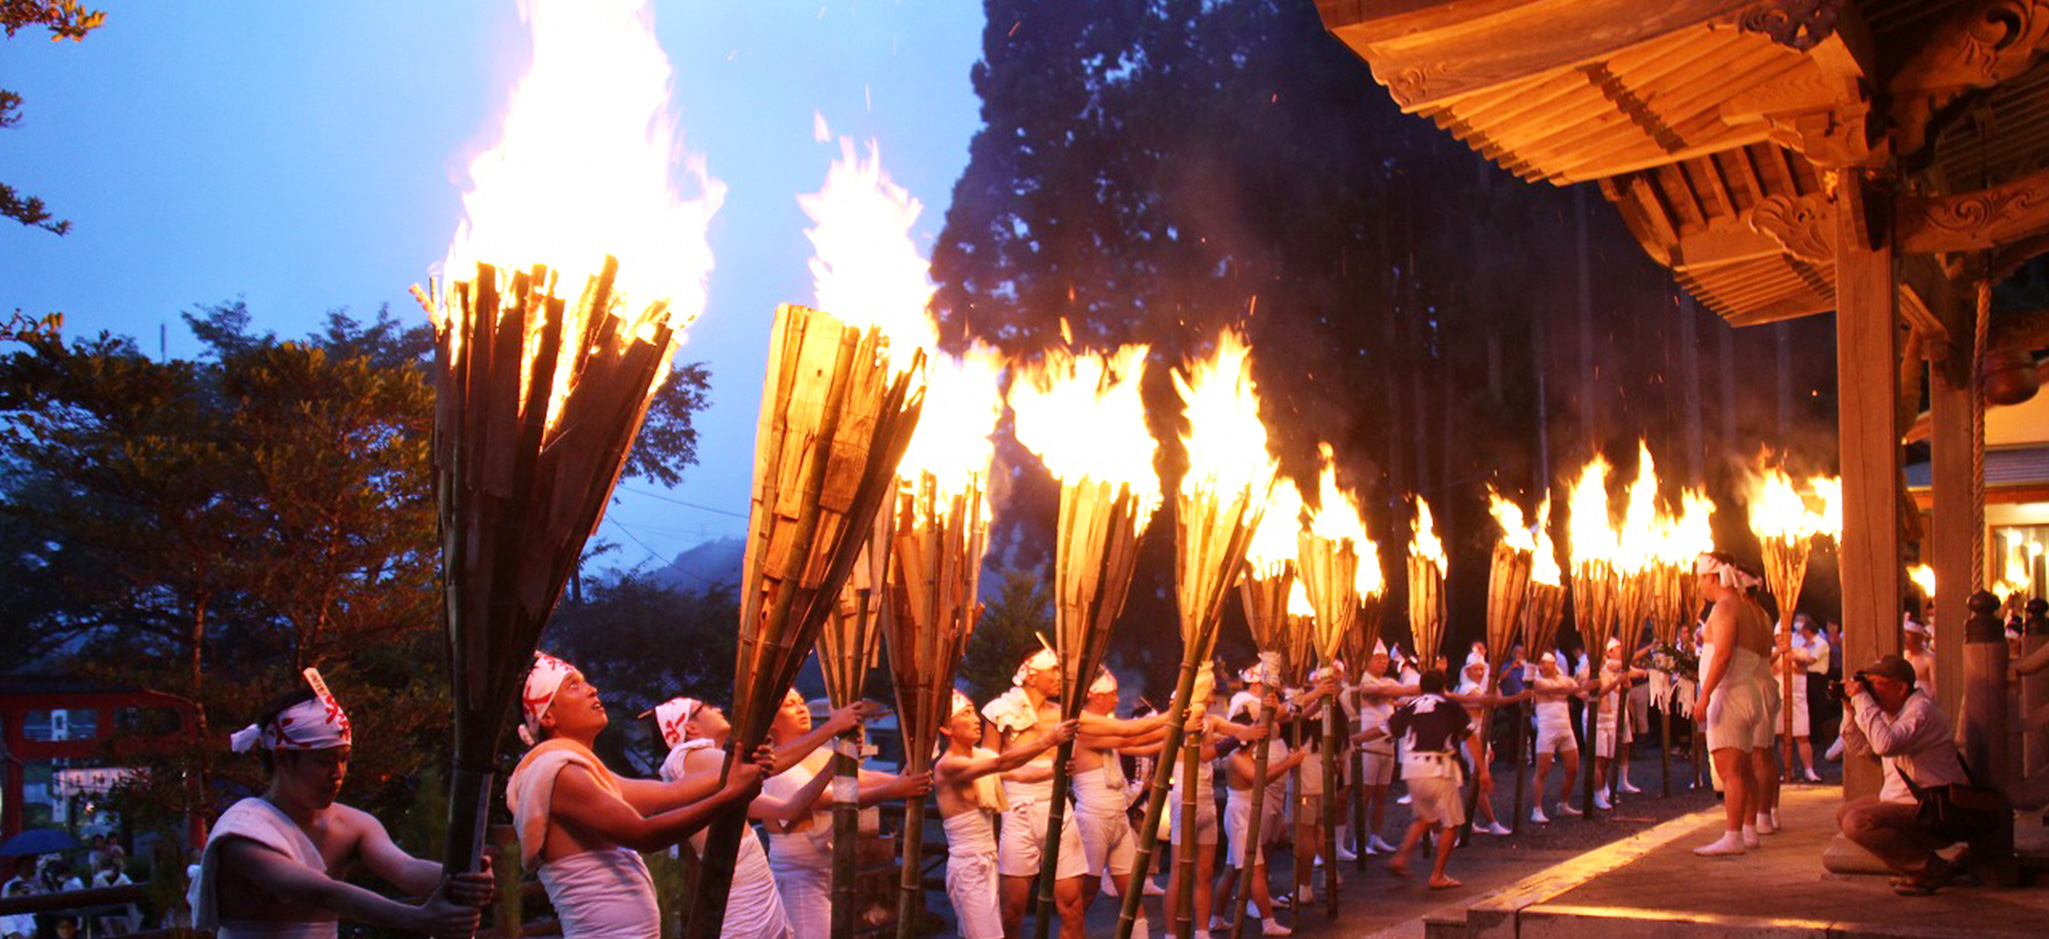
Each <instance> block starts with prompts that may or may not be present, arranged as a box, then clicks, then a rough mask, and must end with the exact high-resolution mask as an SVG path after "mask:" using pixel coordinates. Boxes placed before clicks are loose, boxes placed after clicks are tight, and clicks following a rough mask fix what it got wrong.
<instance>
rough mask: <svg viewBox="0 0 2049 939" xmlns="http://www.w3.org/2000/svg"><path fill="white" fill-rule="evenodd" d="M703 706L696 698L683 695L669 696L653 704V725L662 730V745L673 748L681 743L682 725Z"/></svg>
mask: <svg viewBox="0 0 2049 939" xmlns="http://www.w3.org/2000/svg"><path fill="white" fill-rule="evenodd" d="M703 706H704V702H702V701H699V700H697V699H696V698H683V697H676V698H670V699H669V700H667V701H664V702H662V703H660V704H657V705H655V711H654V713H655V726H656V727H658V728H660V729H661V731H662V745H663V746H665V747H668V748H670V749H672V750H673V749H675V748H676V745H677V744H680V743H682V742H683V725H684V724H688V723H690V719H691V718H693V717H696V716H697V709H698V708H701V707H703Z"/></svg>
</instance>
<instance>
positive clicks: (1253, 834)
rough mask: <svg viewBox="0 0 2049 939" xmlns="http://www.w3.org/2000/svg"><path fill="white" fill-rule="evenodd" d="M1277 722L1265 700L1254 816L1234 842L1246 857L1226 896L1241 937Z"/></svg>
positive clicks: (1255, 763) (1234, 931)
mask: <svg viewBox="0 0 2049 939" xmlns="http://www.w3.org/2000/svg"><path fill="white" fill-rule="evenodd" d="M1273 722H1274V721H1273V713H1272V710H1271V709H1269V708H1267V707H1266V706H1265V704H1264V703H1263V702H1262V703H1261V705H1260V708H1259V727H1260V729H1261V730H1264V731H1266V732H1267V733H1266V734H1261V735H1260V737H1259V741H1258V743H1256V744H1254V746H1257V747H1258V748H1259V749H1257V750H1254V751H1253V752H1252V796H1251V798H1250V799H1249V800H1247V801H1249V802H1250V803H1251V805H1252V811H1251V812H1250V816H1251V817H1250V818H1248V819H1246V822H1245V843H1244V844H1241V845H1234V846H1233V847H1236V848H1237V849H1238V854H1239V856H1240V857H1243V858H1244V859H1245V860H1244V862H1243V863H1241V864H1240V865H1239V873H1238V890H1237V892H1236V893H1235V894H1233V895H1232V896H1231V897H1228V898H1226V899H1228V900H1229V901H1230V903H1231V939H1238V937H1240V936H1243V935H1244V934H1245V904H1246V903H1248V902H1250V901H1251V899H1252V878H1254V877H1257V876H1260V875H1259V873H1258V870H1259V866H1260V864H1259V841H1260V839H1261V838H1262V837H1264V833H1262V832H1261V831H1260V829H1261V828H1262V827H1264V826H1262V825H1261V824H1260V821H1261V820H1262V819H1263V818H1264V816H1265V815H1266V810H1265V807H1266V774H1267V758H1268V756H1269V755H1270V754H1271V752H1272V750H1273V747H1272V746H1271V744H1270V743H1269V741H1268V740H1267V735H1268V734H1271V733H1272V732H1273Z"/></svg>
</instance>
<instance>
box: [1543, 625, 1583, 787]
mask: <svg viewBox="0 0 2049 939" xmlns="http://www.w3.org/2000/svg"><path fill="white" fill-rule="evenodd" d="M1584 690H1586V686H1585V685H1583V684H1581V683H1580V682H1579V681H1577V680H1576V679H1574V678H1573V677H1572V676H1570V675H1567V674H1565V671H1564V670H1563V669H1561V668H1559V667H1558V653H1556V652H1546V653H1544V654H1543V655H1540V656H1538V657H1537V677H1536V680H1534V681H1532V682H1530V696H1531V698H1533V699H1534V700H1535V701H1536V702H1537V705H1536V711H1537V778H1536V792H1535V793H1534V796H1535V798H1534V800H1533V801H1532V802H1531V805H1532V806H1533V808H1531V809H1530V821H1533V822H1536V823H1537V824H1539V825H1544V824H1549V823H1550V821H1551V819H1550V817H1549V816H1546V815H1545V814H1544V780H1545V779H1546V778H1548V777H1549V776H1550V775H1551V763H1552V761H1553V760H1554V759H1555V760H1557V761H1558V763H1559V764H1560V765H1562V766H1564V767H1565V784H1564V785H1562V786H1560V787H1559V788H1558V793H1559V798H1558V814H1560V815H1578V814H1580V811H1579V810H1578V809H1576V808H1573V807H1572V784H1573V783H1575V782H1577V781H1578V780H1579V742H1578V741H1576V740H1575V739H1573V736H1572V704H1571V701H1572V699H1573V698H1574V697H1576V696H1578V695H1579V693H1580V692H1582V691H1584Z"/></svg>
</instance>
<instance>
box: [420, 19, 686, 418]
mask: <svg viewBox="0 0 2049 939" xmlns="http://www.w3.org/2000/svg"><path fill="white" fill-rule="evenodd" d="M648 7H649V4H648V3H647V2H646V0H529V2H526V3H523V4H521V7H520V9H521V13H522V16H523V17H524V19H525V20H526V22H527V26H528V29H529V30H530V31H531V33H532V36H533V61H532V62H531V63H530V64H529V66H528V68H527V73H526V75H525V77H523V78H521V79H520V80H519V82H518V84H516V85H514V86H513V89H512V95H511V99H510V103H509V104H508V106H507V109H506V113H505V121H504V124H503V126H502V128H501V131H500V134H501V136H500V137H499V140H498V142H497V143H496V144H495V145H493V146H492V147H491V149H490V150H488V151H486V152H485V153H483V154H482V155H481V156H478V157H477V158H476V159H475V160H474V161H472V162H471V163H470V167H469V172H470V180H471V183H472V188H471V189H470V191H469V192H468V193H466V194H464V196H463V199H462V204H463V215H464V218H463V221H462V223H461V224H460V225H458V226H457V227H456V231H455V239H454V242H453V243H452V244H450V245H449V248H448V257H447V258H446V260H444V261H443V262H442V266H441V270H442V275H443V277H444V278H448V279H455V280H462V279H467V278H469V277H471V276H472V275H473V273H474V271H475V270H476V265H477V262H479V261H484V262H489V263H492V264H496V265H499V266H501V268H503V269H505V270H507V271H511V270H516V269H521V268H524V267H527V266H529V265H532V264H536V263H544V264H547V265H549V266H550V267H551V268H553V269H554V271H555V272H556V274H557V275H558V277H559V278H560V280H559V283H560V284H562V285H563V286H564V288H565V289H566V291H567V292H568V293H570V294H572V295H573V294H574V293H575V292H576V291H579V290H581V289H582V284H583V282H584V281H585V279H586V278H588V277H590V276H592V275H594V274H596V273H597V272H598V270H599V267H600V266H601V265H602V264H603V262H604V259H605V256H606V255H607V254H610V255H612V256H615V257H617V258H618V259H619V275H618V278H617V280H616V282H615V286H616V290H617V292H618V294H620V295H621V296H622V298H623V299H626V300H632V301H635V302H636V303H637V304H639V305H641V306H645V305H646V304H648V303H651V302H656V301H659V300H664V299H666V300H667V301H668V308H667V314H666V315H667V317H668V322H669V324H670V326H671V327H672V328H674V329H676V330H677V331H679V332H680V331H681V330H682V329H683V327H684V326H686V325H688V324H689V322H690V321H691V320H692V319H694V318H696V316H697V315H698V314H699V313H701V312H703V310H704V302H705V285H706V282H707V281H708V280H709V279H710V277H711V268H712V256H711V245H710V243H709V242H708V241H707V240H706V239H705V231H706V229H707V228H708V227H709V226H710V224H711V217H712V215H713V214H714V213H716V212H717V211H718V209H719V205H720V204H721V203H722V202H723V201H724V200H725V192H726V187H725V185H724V184H722V183H720V182H719V181H717V180H715V179H713V178H712V177H711V175H710V174H709V173H708V172H707V171H706V169H705V165H704V161H703V160H702V159H701V158H697V157H692V156H688V155H686V154H684V153H683V152H682V151H681V149H680V148H679V147H678V141H677V133H676V120H675V118H674V117H673V116H672V115H671V114H670V111H669V90H670V87H671V85H672V84H673V83H674V79H675V74H674V71H673V70H672V69H671V68H670V67H669V59H668V57H667V56H666V55H664V54H663V53H662V49H661V46H660V45H658V44H657V43H656V42H655V36H654V31H653V25H654V22H653V15H652V14H651V12H650V11H649V9H648ZM679 163H680V164H682V165H683V167H684V170H685V172H686V173H687V174H688V175H689V176H691V177H692V178H693V179H695V181H696V188H697V190H698V191H699V192H700V193H701V195H699V196H698V197H697V198H695V199H690V200H686V199H683V198H682V197H681V196H679V195H678V194H677V191H676V188H675V186H674V184H673V182H672V178H671V176H672V170H673V169H674V168H675V167H676V166H677V164H679ZM442 306H443V307H444V308H446V306H447V304H442ZM440 315H445V314H440ZM614 315H617V314H616V313H615V314H614ZM442 325H443V326H444V328H445V326H446V324H442ZM628 334H629V335H632V334H633V332H632V331H628ZM646 334H647V330H645V329H643V330H641V335H642V336H643V337H645V335H646ZM563 335H564V336H581V335H583V331H582V324H574V323H572V324H565V327H564V330H563ZM454 351H455V353H456V354H458V355H460V353H461V348H460V346H457V347H456V348H455V349H454ZM578 351H579V348H578V344H577V343H573V342H564V343H563V346H562V357H563V361H562V364H561V366H559V367H558V368H557V369H556V371H555V374H556V381H557V382H558V387H557V388H556V389H555V395H554V396H553V399H552V400H553V402H554V403H555V405H556V406H558V407H559V405H560V403H561V401H562V400H563V398H564V397H565V395H564V391H565V390H566V388H565V387H563V386H564V385H566V383H567V382H568V381H569V378H570V375H571V374H572V373H573V371H574V370H573V369H572V368H569V367H568V365H569V364H570V362H572V361H573V360H574V357H575V356H576V355H577V354H578ZM529 354H531V352H530V353H529ZM656 384H657V385H659V384H660V382H659V380H658V381H657V382H656ZM554 416H555V415H554V414H552V413H551V415H550V420H551V421H552V420H553V419H554Z"/></svg>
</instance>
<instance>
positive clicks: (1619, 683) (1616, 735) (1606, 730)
mask: <svg viewBox="0 0 2049 939" xmlns="http://www.w3.org/2000/svg"><path fill="white" fill-rule="evenodd" d="M1604 652H1605V654H1604V655H1603V656H1602V657H1601V675H1600V678H1599V679H1597V680H1595V681H1593V682H1590V683H1589V685H1588V687H1587V690H1586V692H1585V694H1586V695H1587V696H1588V698H1589V699H1590V700H1592V699H1598V700H1599V701H1600V702H1601V703H1600V707H1599V708H1598V710H1599V711H1600V713H1599V714H1595V715H1592V719H1593V721H1594V728H1593V730H1592V732H1591V733H1589V734H1588V736H1589V737H1591V738H1592V739H1593V742H1594V808H1597V809H1600V810H1601V811H1603V812H1606V811H1609V810H1611V809H1613V808H1614V807H1615V804H1614V802H1613V801H1612V800H1610V799H1609V797H1608V781H1609V780H1608V777H1609V773H1610V771H1611V770H1612V769H1613V767H1614V765H1615V760H1616V757H1617V755H1618V751H1620V755H1621V756H1622V757H1623V758H1624V759H1623V762H1624V763H1627V762H1628V759H1627V757H1628V751H1627V750H1625V749H1624V748H1623V747H1622V738H1623V730H1624V728H1623V721H1622V713H1621V712H1622V704H1623V696H1622V689H1624V688H1627V687H1629V683H1630V682H1631V681H1633V680H1635V679H1636V678H1638V677H1640V676H1642V675H1643V674H1644V672H1643V671H1642V670H1641V669H1631V668H1627V667H1625V665H1624V663H1623V661H1622V643H1621V641H1619V640H1616V639H1610V640H1608V645H1607V647H1606V649H1605V650H1604Z"/></svg>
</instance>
